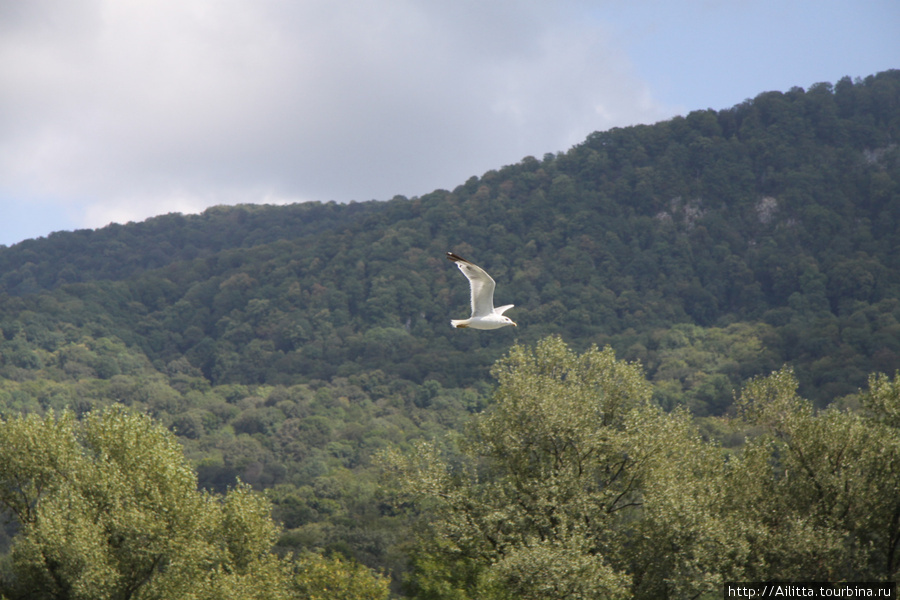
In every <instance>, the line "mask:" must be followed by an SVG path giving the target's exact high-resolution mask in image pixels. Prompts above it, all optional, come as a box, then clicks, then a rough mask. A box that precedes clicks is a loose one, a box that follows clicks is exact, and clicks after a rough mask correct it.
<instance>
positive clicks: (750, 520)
mask: <svg viewBox="0 0 900 600" xmlns="http://www.w3.org/2000/svg"><path fill="white" fill-rule="evenodd" d="M495 374H496V375H497V377H498V380H499V387H498V388H497V392H496V393H495V396H494V404H493V405H492V406H491V408H490V409H489V410H488V411H487V412H485V413H483V414H481V415H479V416H478V417H477V418H476V420H475V423H474V425H473V427H472V428H471V429H470V430H469V431H468V432H467V434H466V436H465V440H464V441H463V443H462V445H461V449H462V452H461V454H455V453H452V452H448V451H447V450H442V449H441V448H440V447H439V445H438V444H436V443H427V442H422V443H420V444H418V445H417V446H416V447H415V449H414V450H413V451H412V452H406V453H404V452H399V451H396V450H392V451H388V452H386V453H385V454H384V456H383V461H384V464H385V466H386V468H387V471H388V473H389V474H391V477H392V480H393V481H394V482H395V483H396V485H397V488H396V499H397V501H398V502H400V503H402V504H406V505H409V506H413V507H415V513H414V514H416V515H418V519H419V525H418V531H419V542H418V544H419V546H418V548H417V550H416V555H417V556H418V558H417V560H416V561H415V563H414V565H413V567H414V569H413V575H412V579H411V582H410V585H409V588H408V589H409V592H410V593H411V594H412V596H413V597H415V598H542V599H547V598H596V597H622V598H660V597H697V596H702V595H704V594H715V593H718V591H719V590H720V589H721V585H722V582H724V581H734V580H793V579H803V578H813V579H818V580H821V581H860V580H878V581H892V580H894V578H896V576H897V574H898V568H900V565H898V559H897V548H898V540H900V526H898V523H897V519H896V515H897V514H900V487H898V485H900V437H898V436H897V432H896V428H893V427H892V426H891V425H889V424H886V423H885V422H884V419H883V417H884V416H885V415H890V414H892V413H891V411H892V410H893V405H894V404H896V397H897V394H896V393H895V392H896V385H897V381H887V380H885V379H884V378H881V377H875V378H873V386H872V389H871V390H870V391H869V392H868V394H867V398H868V399H867V400H866V404H867V406H869V407H871V408H870V410H871V411H872V413H873V417H867V416H863V415H859V414H854V413H849V412H840V411H837V410H828V411H825V412H822V413H819V414H817V413H816V412H815V411H814V409H813V407H812V405H811V404H810V403H809V402H808V401H806V400H804V399H802V398H800V397H799V396H797V394H796V390H797V381H796V379H795V378H794V376H793V374H792V372H791V371H790V370H788V369H782V370H781V371H779V372H776V373H774V374H772V375H771V376H769V377H764V378H757V379H754V380H752V381H751V382H749V383H748V384H747V385H746V386H745V388H744V389H743V391H742V393H741V395H740V400H739V409H740V411H741V419H742V421H741V423H742V425H743V426H744V427H746V428H748V430H749V431H753V432H755V433H756V437H754V439H752V440H751V441H750V442H748V443H747V445H746V447H745V448H744V449H743V450H742V451H740V452H739V453H736V454H726V453H725V452H724V451H723V450H722V449H721V447H719V446H718V445H717V444H715V443H713V442H708V441H704V440H703V439H702V438H701V437H700V436H699V435H698V432H697V430H696V427H695V426H694V425H693V424H692V423H691V420H690V419H689V418H688V417H687V415H685V414H684V413H681V412H674V413H668V414H667V413H663V412H661V411H660V410H658V409H657V408H654V406H653V405H652V404H650V403H649V402H648V399H649V395H650V390H649V387H648V386H647V383H646V381H645V380H644V379H643V377H642V374H641V372H640V369H639V368H638V367H637V366H636V365H634V364H631V363H625V362H621V361H617V360H616V359H615V357H614V356H613V354H612V352H611V350H609V349H606V350H603V351H600V350H598V349H596V348H592V349H589V350H588V351H586V352H585V353H583V354H580V355H579V354H576V353H573V352H572V351H571V350H569V348H568V347H567V346H566V345H565V344H564V343H563V342H562V341H561V340H559V339H558V338H554V337H551V338H547V339H545V340H542V341H541V342H539V343H538V344H537V345H536V346H535V347H534V348H532V349H529V348H524V347H521V346H515V347H513V349H512V350H511V351H510V353H509V354H508V356H507V357H505V358H504V359H503V360H501V361H499V362H498V363H497V366H496V367H495ZM760 434H761V435H760ZM726 457H728V458H727V459H726Z"/></svg>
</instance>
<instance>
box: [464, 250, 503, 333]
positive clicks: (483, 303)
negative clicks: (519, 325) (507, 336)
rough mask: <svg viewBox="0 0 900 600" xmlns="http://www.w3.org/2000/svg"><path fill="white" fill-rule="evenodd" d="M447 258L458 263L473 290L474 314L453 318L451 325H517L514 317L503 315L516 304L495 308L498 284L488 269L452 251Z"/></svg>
mask: <svg viewBox="0 0 900 600" xmlns="http://www.w3.org/2000/svg"><path fill="white" fill-rule="evenodd" d="M447 258H448V259H449V260H452V261H453V262H455V263H456V266H457V267H459V270H460V271H462V273H463V275H465V276H466V279H468V280H469V287H470V288H471V290H472V316H471V317H469V318H468V319H458V320H457V319H454V320H451V321H450V324H451V325H453V326H454V327H458V328H466V327H468V328H471V329H500V328H501V327H506V326H507V325H513V326H515V325H516V323H515V322H514V321H513V320H512V319H510V318H509V317H504V316H503V313H504V312H506V311H507V310H509V309H510V308H512V307H513V306H515V305H513V304H506V305H505V306H498V307H497V308H494V287H495V285H496V284H495V283H494V280H493V279H491V276H490V275H488V274H487V271H485V270H484V269H482V268H481V267H479V266H478V265H475V264H473V263H470V262H469V261H467V260H466V259H464V258H462V257H460V256H457V255H456V254H453V253H452V252H448V253H447Z"/></svg>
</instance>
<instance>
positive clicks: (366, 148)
mask: <svg viewBox="0 0 900 600" xmlns="http://www.w3.org/2000/svg"><path fill="white" fill-rule="evenodd" d="M576 5H577V2H574V3H573V2H560V3H544V2H504V1H499V0H495V1H487V2H485V1H482V2H476V1H474V0H468V1H465V0H457V1H454V2H449V1H448V2H434V1H433V0H406V1H403V0H396V1H392V2H380V1H379V2H376V1H374V0H350V1H349V2H343V3H334V2H330V1H328V0H308V1H305V2H292V1H288V0H155V1H153V2H139V1H136V0H134V1H128V0H33V1H32V2H29V3H17V2H9V1H7V2H4V1H3V0H0V22H5V25H2V26H0V198H12V199H15V201H18V202H22V201H26V202H27V201H32V200H33V201H37V200H41V201H44V202H50V201H52V202H57V203H59V204H65V205H67V209H69V210H75V211H77V212H80V213H81V214H82V219H83V222H82V223H80V224H79V225H80V226H100V225H103V224H105V223H106V222H108V221H110V220H116V221H120V220H130V219H133V218H143V217H144V216H149V215H151V214H157V213H160V212H167V211H169V210H180V211H187V212H194V211H196V210H202V208H203V207H205V206H208V205H210V204H216V203H226V202H228V203H231V202H237V201H244V202H250V201H264V200H265V198H266V197H269V198H282V199H284V198H308V199H321V200H329V199H336V200H350V199H358V200H366V199H370V198H390V197H392V196H393V195H395V194H406V195H418V194H422V193H426V192H428V191H431V190H432V189H434V188H437V187H453V186H454V185H456V184H458V183H462V182H463V181H465V179H466V178H467V177H468V176H470V175H480V174H481V173H482V172H484V171H486V170H488V169H492V168H496V167H499V166H501V165H503V164H508V163H511V162H515V161H517V160H519V159H520V158H522V157H523V156H525V155H526V154H535V155H540V154H543V153H544V152H553V151H557V150H565V149H567V148H568V147H569V146H571V145H572V144H574V143H577V142H579V141H581V140H582V139H584V137H585V136H586V135H587V134H588V133H590V132H591V131H594V130H598V129H607V128H609V127H612V126H616V125H627V124H631V123H635V122H652V121H655V120H658V119H661V118H665V117H667V116H669V115H670V114H672V111H671V110H670V109H667V108H666V107H662V106H659V105H658V103H656V102H654V101H653V99H652V97H651V95H650V92H649V89H648V88H647V87H646V86H645V85H644V84H643V83H642V82H641V81H639V80H637V79H636V78H635V77H634V76H633V75H632V74H631V70H630V66H629V62H628V60H627V58H626V56H625V55H624V54H623V53H622V52H621V51H620V50H618V49H617V48H616V47H615V45H614V44H613V42H612V41H611V40H612V37H611V36H610V35H609V34H608V32H606V31H604V29H603V28H602V26H601V24H600V23H599V22H598V21H593V20H589V19H588V20H585V19H583V18H582V17H581V16H579V15H581V14H582V13H581V11H578V10H575V7H576Z"/></svg>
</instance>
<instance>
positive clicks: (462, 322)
mask: <svg viewBox="0 0 900 600" xmlns="http://www.w3.org/2000/svg"><path fill="white" fill-rule="evenodd" d="M466 321H467V319H462V320H460V321H457V320H455V319H453V320H451V321H450V324H451V325H453V326H454V327H459V328H460V329H462V328H465V327H468V325H467V324H466Z"/></svg>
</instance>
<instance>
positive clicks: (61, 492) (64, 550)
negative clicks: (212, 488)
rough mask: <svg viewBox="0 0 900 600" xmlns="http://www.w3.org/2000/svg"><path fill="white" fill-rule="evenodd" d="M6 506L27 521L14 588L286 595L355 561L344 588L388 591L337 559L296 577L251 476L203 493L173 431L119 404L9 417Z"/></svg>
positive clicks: (2, 465) (56, 594)
mask: <svg viewBox="0 0 900 600" xmlns="http://www.w3.org/2000/svg"><path fill="white" fill-rule="evenodd" d="M0 504H2V505H3V507H4V508H5V509H6V510H8V511H9V512H10V513H11V514H12V515H13V516H14V517H15V518H16V519H17V521H18V524H19V527H20V528H21V533H20V534H19V535H18V536H16V537H15V538H14V540H13V545H12V553H11V563H10V565H9V569H8V571H7V572H6V573H3V574H2V579H0V592H2V593H4V594H7V595H8V596H9V597H13V598H16V597H24V595H23V594H27V597H29V598H91V599H97V600H99V599H107V598H108V599H117V598H123V599H124V598H179V599H180V598H196V599H201V598H210V599H212V598H217V599H218V598H259V599H263V598H265V599H273V600H274V599H288V598H292V597H296V596H294V594H295V593H299V590H300V588H298V586H301V585H305V586H307V587H308V588H309V589H317V586H321V585H322V584H320V583H319V580H323V578H327V577H328V576H331V577H338V578H339V577H342V576H343V574H345V573H346V572H348V571H353V573H354V578H355V580H357V581H358V583H357V584H356V585H355V587H353V588H349V587H348V592H347V593H346V595H345V596H343V597H345V598H348V599H349V598H377V597H382V598H384V597H386V594H383V595H382V596H377V595H373V594H372V592H370V591H369V590H370V589H373V590H374V589H384V587H385V585H386V584H385V583H384V582H383V580H381V579H378V578H375V577H373V576H372V574H371V573H370V572H369V571H368V570H366V569H365V568H363V567H360V566H355V565H352V564H351V565H345V564H343V563H341V562H340V561H332V562H331V563H324V564H323V565H322V566H321V568H320V572H319V573H318V574H317V575H316V577H317V578H318V579H314V580H311V581H309V582H307V581H306V580H305V579H304V576H303V573H302V572H301V573H300V574H299V575H292V574H291V573H290V571H291V565H290V562H289V561H288V560H286V559H282V558H279V557H277V556H276V555H275V554H273V553H272V548H273V546H274V544H275V541H276V539H277V536H278V528H277V527H276V525H275V524H274V523H273V522H272V520H271V517H270V511H271V505H270V504H269V502H268V501H266V500H265V499H264V498H263V497H262V496H260V495H259V494H257V493H255V492H253V491H251V490H250V488H249V487H248V486H246V485H244V484H239V485H238V486H236V487H235V488H233V489H231V490H229V491H228V493H227V494H226V495H225V496H224V498H218V497H215V496H212V495H210V494H206V493H202V492H200V491H198V490H197V480H196V476H195V474H194V471H193V470H192V469H191V468H190V466H189V465H188V464H187V462H186V461H185V460H184V456H183V453H182V449H181V447H180V445H179V444H178V442H177V441H176V439H175V437H174V436H173V435H172V434H171V433H169V432H168V431H166V430H165V429H164V428H162V427H160V426H159V425H158V424H156V423H154V422H153V421H152V420H151V419H150V418H148V417H146V416H140V415H136V414H132V413H128V412H126V411H125V410H122V409H118V408H116V409H111V410H106V411H102V412H99V413H91V414H89V415H88V416H86V417H85V419H83V420H82V421H76V420H75V418H74V415H73V414H72V413H71V412H64V413H62V414H61V415H60V416H59V417H56V416H55V415H53V414H52V413H51V414H50V415H48V417H47V418H39V417H37V416H34V415H31V416H28V417H18V418H13V419H9V420H5V421H0ZM304 589H306V588H304ZM357 591H358V592H359V594H358V595H357Z"/></svg>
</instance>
